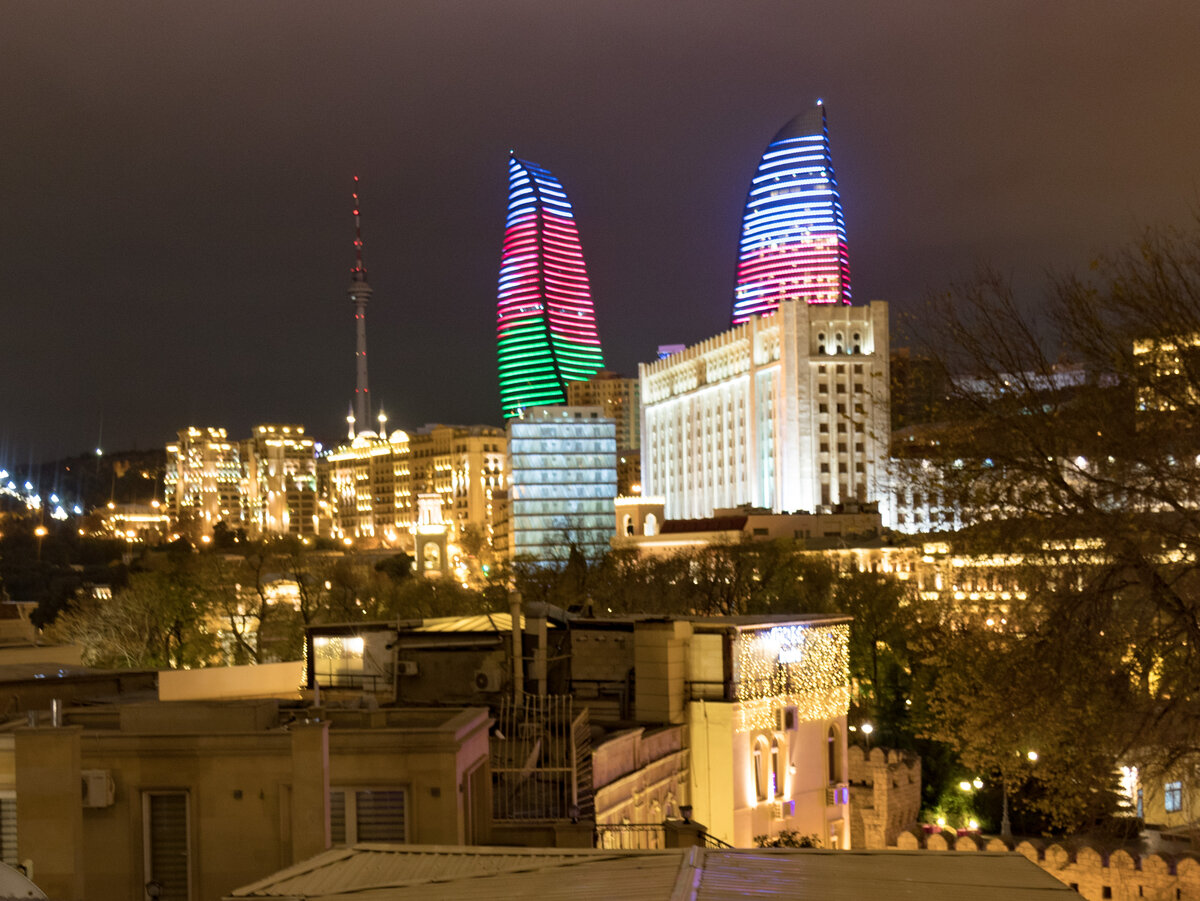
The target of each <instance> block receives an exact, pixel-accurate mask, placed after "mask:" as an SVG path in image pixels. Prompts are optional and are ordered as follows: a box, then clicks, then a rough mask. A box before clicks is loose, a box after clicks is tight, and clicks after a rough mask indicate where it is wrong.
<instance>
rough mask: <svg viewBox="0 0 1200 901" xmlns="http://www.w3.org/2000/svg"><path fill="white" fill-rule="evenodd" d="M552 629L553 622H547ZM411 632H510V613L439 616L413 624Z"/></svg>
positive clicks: (522, 624) (523, 622) (523, 626)
mask: <svg viewBox="0 0 1200 901" xmlns="http://www.w3.org/2000/svg"><path fill="white" fill-rule="evenodd" d="M547 627H548V628H551V629H553V628H554V623H548V624H547ZM521 628H522V629H524V628H525V617H524V616H522V617H521ZM412 631H413V632H511V631H512V614H511V613H481V614H479V615H478V616H439V617H436V618H434V619H427V620H423V621H422V622H421V625H419V626H415V627H413V629H412Z"/></svg>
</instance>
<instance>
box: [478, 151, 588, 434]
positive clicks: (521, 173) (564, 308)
mask: <svg viewBox="0 0 1200 901" xmlns="http://www.w3.org/2000/svg"><path fill="white" fill-rule="evenodd" d="M496 349H497V357H498V362H499V370H500V402H501V406H502V407H503V410H504V416H505V418H506V419H507V418H511V417H514V416H518V415H520V412H521V411H522V410H523V409H525V408H527V407H534V406H539V405H543V404H561V403H563V402H564V401H566V399H567V398H566V386H567V383H569V382H573V381H578V380H581V379H587V378H589V377H590V376H591V375H592V373H594V372H596V371H597V370H600V369H603V368H604V357H603V354H602V353H601V350H600V338H599V335H598V334H597V331H596V317H595V313H594V311H593V309H592V296H591V288H590V286H589V283H588V275H587V266H586V264H585V263H584V259H583V251H582V249H581V247H580V242H579V231H578V228H577V227H576V225H575V213H574V211H573V210H572V208H571V202H570V201H569V200H568V199H567V195H566V192H565V191H564V190H563V186H562V184H561V183H559V181H558V179H556V178H555V177H554V176H553V175H551V174H550V172H549V171H548V170H546V169H544V168H543V167H541V166H539V165H537V164H536V163H530V162H527V161H526V160H521V159H517V158H516V157H515V156H513V157H510V158H509V161H508V218H507V221H506V222H505V227H504V251H503V258H502V260H501V263H500V283H499V288H498V297H497V311H496Z"/></svg>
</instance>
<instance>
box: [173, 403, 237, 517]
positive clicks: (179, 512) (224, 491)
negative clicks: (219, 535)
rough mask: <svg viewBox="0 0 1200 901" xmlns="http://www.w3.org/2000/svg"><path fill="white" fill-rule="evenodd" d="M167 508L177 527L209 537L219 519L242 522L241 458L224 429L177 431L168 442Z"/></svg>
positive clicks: (191, 428)
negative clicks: (177, 433) (176, 435)
mask: <svg viewBox="0 0 1200 901" xmlns="http://www.w3.org/2000/svg"><path fill="white" fill-rule="evenodd" d="M163 484H164V490H165V494H166V503H167V509H168V510H169V511H170V513H171V516H172V517H173V519H174V521H175V522H176V523H177V524H178V525H179V528H180V531H192V530H194V531H197V532H198V533H199V534H200V535H211V534H212V529H213V526H215V525H216V524H217V523H218V522H227V523H232V524H233V525H237V524H239V523H240V521H241V490H242V462H241V455H240V452H239V449H238V445H237V443H236V442H232V441H230V440H229V436H228V434H227V433H226V431H225V429H221V428H214V427H211V426H210V427H208V428H196V427H195V426H189V427H188V428H186V429H181V430H180V432H179V435H178V440H177V441H175V442H173V443H172V444H168V445H167V469H166V474H165V476H164V480H163Z"/></svg>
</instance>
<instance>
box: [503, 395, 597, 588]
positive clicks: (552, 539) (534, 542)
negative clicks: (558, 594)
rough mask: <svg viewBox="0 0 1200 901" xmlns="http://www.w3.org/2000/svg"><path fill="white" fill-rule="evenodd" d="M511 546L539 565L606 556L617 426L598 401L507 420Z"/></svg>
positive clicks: (515, 552)
mask: <svg viewBox="0 0 1200 901" xmlns="http://www.w3.org/2000/svg"><path fill="white" fill-rule="evenodd" d="M508 453H509V480H510V481H509V493H508V535H509V552H510V557H511V559H513V560H517V561H525V562H528V563H533V564H535V565H541V566H552V565H561V564H564V563H566V561H567V557H568V554H569V552H570V549H571V548H572V547H575V548H577V549H578V550H579V551H580V552H582V553H583V554H584V555H585V556H586V557H588V558H597V557H602V556H604V554H605V553H606V552H607V551H608V546H609V539H610V538H611V537H612V523H613V515H614V513H613V509H614V508H613V499H614V498H615V497H616V496H617V438H616V425H615V423H614V422H613V421H612V420H611V419H607V418H605V417H604V416H603V411H602V410H601V408H600V407H534V408H532V409H529V410H526V411H525V412H524V414H523V415H522V416H521V417H520V418H519V419H511V420H509V422H508Z"/></svg>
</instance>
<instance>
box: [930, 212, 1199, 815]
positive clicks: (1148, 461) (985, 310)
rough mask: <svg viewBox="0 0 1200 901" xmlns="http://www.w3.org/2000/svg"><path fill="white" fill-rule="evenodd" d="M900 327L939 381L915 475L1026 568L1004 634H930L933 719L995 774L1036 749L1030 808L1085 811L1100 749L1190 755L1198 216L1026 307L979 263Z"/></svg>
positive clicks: (1195, 594)
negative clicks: (917, 320)
mask: <svg viewBox="0 0 1200 901" xmlns="http://www.w3.org/2000/svg"><path fill="white" fill-rule="evenodd" d="M917 338H918V340H919V341H920V342H921V346H922V348H923V359H924V360H926V361H929V362H930V364H931V365H932V366H933V368H934V369H935V370H936V371H937V373H938V375H937V377H935V378H934V379H933V380H932V381H933V383H934V384H937V385H939V386H940V389H941V393H940V394H939V395H938V396H937V397H936V400H935V402H934V404H933V408H932V409H930V410H929V411H928V414H929V415H928V416H927V417H926V418H927V420H928V423H927V424H926V425H925V426H923V427H921V428H920V429H919V430H917V431H915V432H913V433H911V434H910V436H909V437H911V438H913V440H912V441H911V442H906V446H907V447H912V448H916V453H917V454H918V455H921V456H924V457H925V458H926V459H928V460H930V461H931V462H932V463H933V464H934V465H931V466H928V467H924V468H923V467H920V466H913V467H912V474H913V475H914V476H916V477H918V478H923V479H924V484H923V485H922V486H921V487H922V490H923V491H925V492H927V493H928V494H929V495H930V496H940V497H942V498H944V500H945V501H946V503H947V504H948V505H954V506H956V507H957V508H958V509H959V510H960V511H962V513H963V515H964V518H965V519H966V521H967V523H968V524H969V528H968V529H966V530H965V531H964V532H962V533H961V534H959V535H957V536H955V539H954V541H955V545H956V548H957V549H958V550H961V551H963V552H966V553H972V552H986V553H998V552H1001V553H1005V554H1007V555H1009V556H1010V558H1011V559H1019V560H1021V561H1023V563H1024V564H1025V569H1024V570H1023V571H1022V573H1021V574H1020V580H1019V581H1021V582H1022V583H1023V585H1024V589H1023V590H1024V592H1025V594H1026V600H1027V603H1023V604H1021V605H1016V604H1013V605H1011V609H1005V606H1006V605H999V604H998V605H997V606H996V611H995V612H996V617H997V618H1000V617H1003V618H1004V619H1006V620H1007V621H1008V622H1009V624H1010V625H1011V627H1012V631H1011V632H1006V633H996V632H989V631H988V630H986V629H984V628H981V627H980V626H979V625H978V624H975V625H973V626H972V625H970V624H966V623H963V624H960V625H958V626H954V625H953V624H950V625H951V626H952V628H951V629H950V631H948V632H946V631H945V630H943V631H944V633H945V634H944V635H943V636H942V637H941V647H940V648H939V649H938V650H937V651H936V653H935V654H934V657H935V658H936V660H937V661H938V664H939V665H938V668H937V672H938V676H937V679H936V681H935V682H934V683H933V684H932V685H931V690H932V692H933V702H932V705H931V714H932V719H931V725H930V727H929V732H930V734H932V735H936V736H939V737H941V738H942V739H943V740H946V741H948V742H950V743H951V744H953V745H954V746H955V747H957V748H959V749H960V751H961V752H962V754H963V760H964V763H966V762H968V761H970V762H973V763H975V764H976V765H978V766H979V767H980V768H987V769H990V770H992V771H993V772H1000V773H1005V774H1006V775H1005V776H1004V778H1005V779H1006V780H1007V781H1012V780H1015V781H1019V780H1021V779H1023V778H1024V775H1025V774H1023V773H1017V772H1010V770H1011V767H1010V766H1009V765H1008V761H1009V758H1010V756H1011V757H1012V758H1014V759H1015V758H1016V757H1017V752H1018V751H1019V750H1020V747H1014V744H1019V745H1024V744H1028V745H1030V746H1034V747H1036V746H1040V747H1039V748H1038V750H1039V753H1040V754H1041V756H1040V758H1039V761H1038V763H1037V765H1036V771H1035V772H1032V773H1029V774H1028V775H1029V776H1030V778H1034V777H1035V776H1036V779H1037V781H1038V782H1039V783H1041V785H1042V786H1043V788H1044V789H1045V791H1044V793H1043V796H1042V797H1040V798H1039V799H1038V800H1037V801H1036V802H1035V803H1037V804H1041V805H1043V806H1044V807H1046V808H1047V809H1046V810H1045V811H1044V812H1045V813H1047V815H1048V816H1049V817H1050V819H1051V820H1052V821H1053V822H1054V823H1056V824H1058V825H1062V824H1065V823H1069V822H1075V823H1078V822H1085V821H1087V820H1088V819H1089V818H1090V817H1092V816H1093V814H1094V813H1095V812H1096V811H1097V810H1103V809H1104V808H1105V807H1106V806H1108V804H1109V802H1108V801H1107V800H1104V797H1105V796H1106V794H1107V793H1108V787H1109V785H1110V783H1111V779H1110V774H1111V772H1112V770H1113V767H1114V766H1115V764H1116V763H1117V762H1118V761H1122V760H1125V761H1132V762H1137V763H1139V764H1141V765H1142V767H1143V769H1145V768H1146V767H1150V768H1151V770H1152V771H1153V769H1154V768H1155V767H1163V766H1167V765H1169V763H1170V762H1171V761H1175V760H1178V759H1179V758H1181V757H1185V756H1192V757H1193V758H1194V757H1196V756H1198V755H1200V569H1198V568H1197V566H1196V560H1197V553H1198V551H1200V456H1197V448H1198V447H1200V441H1198V440H1197V439H1198V438H1200V223H1196V224H1194V225H1193V227H1192V228H1191V229H1190V230H1175V231H1173V230H1151V231H1147V232H1146V233H1145V234H1143V235H1142V237H1141V238H1140V240H1138V241H1137V242H1136V243H1135V244H1133V245H1131V246H1130V247H1128V248H1126V249H1124V250H1119V251H1117V252H1114V253H1111V254H1107V255H1105V256H1103V257H1101V258H1100V259H1098V260H1096V261H1095V262H1094V264H1093V265H1092V266H1091V268H1090V270H1089V271H1088V272H1087V273H1085V274H1083V275H1079V276H1065V277H1060V278H1056V279H1054V280H1052V281H1051V283H1050V285H1049V290H1048V292H1047V296H1046V298H1045V299H1044V301H1043V302H1042V303H1040V304H1038V305H1037V306H1036V307H1031V306H1030V305H1027V304H1023V303H1021V302H1020V301H1019V300H1018V299H1017V298H1016V297H1015V295H1014V293H1013V291H1012V289H1011V286H1010V285H1009V284H1008V283H1007V281H1006V280H1005V279H1003V278H1000V277H998V276H997V275H995V274H994V273H987V272H985V273H983V274H981V275H980V276H979V277H978V278H976V279H975V280H973V281H971V282H969V283H967V284H964V285H959V286H956V287H955V288H954V289H952V290H951V291H950V292H948V293H947V294H946V295H944V296H943V297H941V298H938V299H937V300H936V301H935V302H934V303H933V305H932V308H931V310H930V311H929V314H928V315H926V316H924V317H923V329H922V331H921V332H920V333H919V334H918V335H917Z"/></svg>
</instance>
